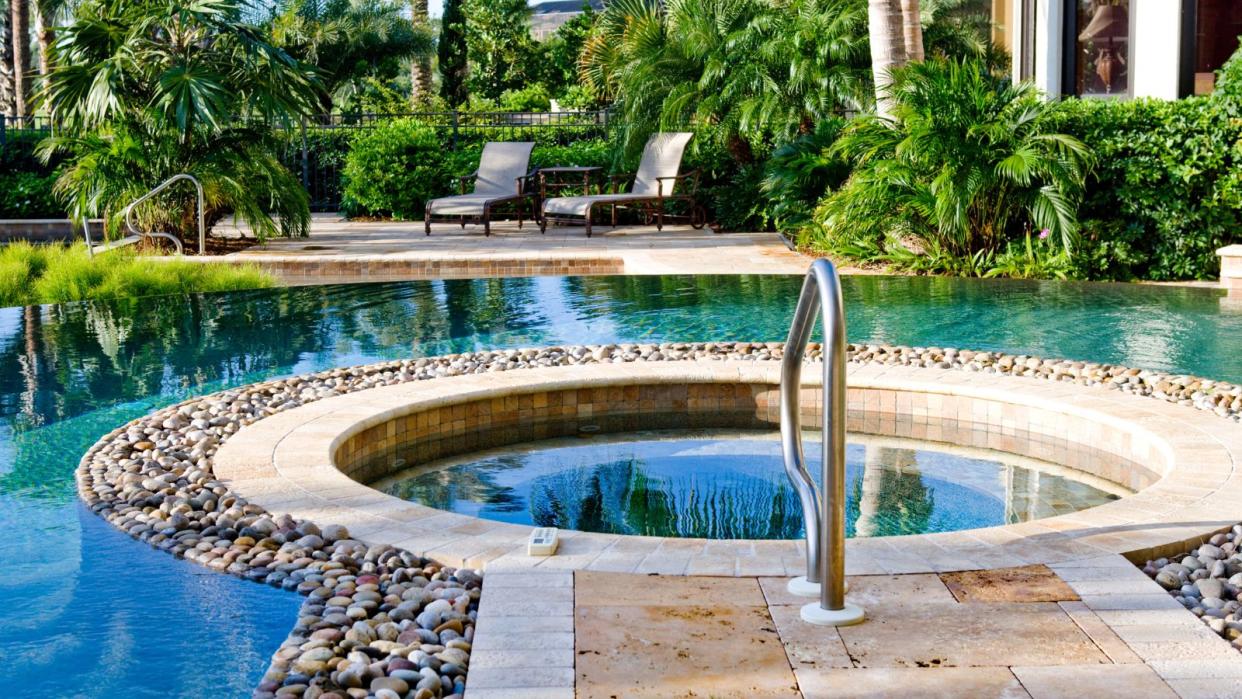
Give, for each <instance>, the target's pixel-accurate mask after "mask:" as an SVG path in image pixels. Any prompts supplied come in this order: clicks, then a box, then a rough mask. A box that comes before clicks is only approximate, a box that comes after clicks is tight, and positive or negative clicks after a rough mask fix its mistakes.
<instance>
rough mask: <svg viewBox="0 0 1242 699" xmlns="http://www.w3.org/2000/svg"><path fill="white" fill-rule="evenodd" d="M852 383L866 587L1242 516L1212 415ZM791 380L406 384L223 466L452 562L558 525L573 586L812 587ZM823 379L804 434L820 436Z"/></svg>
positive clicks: (658, 364)
mask: <svg viewBox="0 0 1242 699" xmlns="http://www.w3.org/2000/svg"><path fill="white" fill-rule="evenodd" d="M848 371H849V374H848V392H847V429H848V431H849V432H850V433H851V435H853V437H852V441H853V442H854V446H853V447H851V449H850V450H849V459H848V460H849V461H850V462H851V466H850V468H848V469H847V486H848V487H847V491H849V495H850V502H849V505H848V508H849V510H848V512H849V521H850V530H851V532H850V533H851V534H852V535H853V536H854V538H851V539H850V540H849V543H848V544H847V551H848V554H849V559H848V560H849V561H850V563H849V565H850V568H851V570H855V571H875V572H933V571H943V570H967V569H980V568H990V567H1006V566H1012V565H1022V564H1029V563H1053V562H1058V561H1066V560H1075V559H1082V558H1087V557H1091V556H1093V555H1102V554H1106V553H1127V554H1130V555H1132V556H1134V557H1139V556H1149V557H1150V556H1158V555H1162V554H1163V552H1172V551H1177V550H1181V549H1182V548H1183V547H1184V546H1185V545H1186V543H1187V542H1195V541H1198V540H1199V539H1201V538H1202V537H1203V536H1204V535H1205V534H1209V535H1210V533H1211V532H1212V531H1214V530H1216V529H1219V528H1221V527H1227V526H1229V525H1231V524H1232V523H1233V522H1235V521H1237V520H1238V519H1239V518H1242V512H1235V510H1238V509H1239V507H1238V505H1237V500H1235V499H1231V498H1230V497H1229V496H1228V493H1229V492H1230V488H1231V485H1230V484H1231V483H1232V481H1231V475H1232V466H1231V464H1232V463H1233V459H1232V456H1231V454H1230V451H1229V448H1228V447H1227V446H1225V445H1224V440H1225V439H1226V436H1222V435H1223V433H1225V432H1229V433H1230V434H1232V433H1234V432H1240V431H1242V428H1239V427H1238V426H1237V425H1236V424H1234V423H1231V422H1229V421H1224V420H1220V419H1219V418H1217V417H1215V416H1213V415H1211V414H1210V413H1207V412H1205V411H1202V410H1196V409H1194V408H1192V407H1189V406H1182V405H1177V404H1173V403H1169V402H1164V401H1157V400H1151V399H1149V398H1145V397H1142V396H1137V395H1133V394H1128V393H1124V392H1121V391H1106V390H1102V389H1100V388H1096V387H1092V386H1087V385H1081V384H1076V383H1069V382H1054V381H1047V380H1041V379H1037V378H1027V377H1013V376H1003V375H998V374H983V373H975V372H971V371H966V370H961V369H932V368H923V367H917V366H892V365H877V364H851V365H850V366H849V370H848ZM779 372H780V367H779V362H777V361H763V360H747V361H734V360H731V359H727V360H723V361H722V360H710V361H705V360H682V361H657V360H652V361H635V362H626V363H597V364H585V365H576V366H551V367H541V368H531V369H522V370H516V371H495V372H479V373H474V374H468V375H460V376H450V377H443V378H435V379H433V380H427V381H414V382H408V383H396V384H394V385H388V386H381V387H376V388H368V389H365V390H358V391H353V392H350V393H347V394H344V395H338V396H334V397H331V396H330V397H325V398H324V399H322V400H317V401H315V402H313V403H310V404H307V405H305V406H302V407H299V408H294V409H292V410H288V411H285V412H281V413H279V414H276V415H272V416H271V417H267V418H265V419H263V420H261V421H258V422H256V423H255V424H254V425H251V426H249V427H247V428H245V429H244V430H241V431H240V432H239V433H238V434H237V435H235V436H234V437H233V438H232V439H230V440H229V441H228V442H227V443H226V444H224V445H223V446H222V447H221V450H220V452H219V453H218V454H217V457H216V469H217V473H218V474H220V475H221V477H223V478H227V479H231V480H233V481H234V482H235V483H236V484H237V487H238V489H239V490H240V491H241V492H243V493H245V494H246V495H247V497H249V498H250V500H251V501H252V502H256V503H258V504H260V505H263V506H264V507H269V508H274V509H277V510H281V511H289V512H291V513H293V514H295V515H297V516H305V517H307V518H312V519H317V520H322V521H341V522H345V523H347V524H348V526H349V529H350V531H351V533H353V534H354V535H355V536H357V537H358V538H360V539H363V540H365V541H368V542H370V543H376V544H391V545H394V546H398V547H401V548H405V549H407V550H411V551H414V552H416V553H419V554H421V555H426V556H428V557H432V558H435V559H437V560H440V561H443V562H446V563H448V564H451V565H464V566H468V567H479V566H488V565H493V564H498V563H499V561H501V560H502V559H503V560H506V561H513V562H514V564H515V565H529V564H530V563H524V562H523V561H526V560H529V559H527V558H526V554H525V542H526V539H527V538H528V536H529V535H530V533H531V531H532V526H533V525H553V526H558V527H561V528H562V543H561V549H560V551H559V552H558V555H557V556H556V559H557V563H556V564H555V565H557V566H568V567H571V568H581V569H600V570H616V569H627V570H659V571H668V572H677V571H681V572H690V573H694V572H698V573H710V574H757V575H789V574H796V573H797V572H799V569H800V568H802V567H803V565H804V563H803V560H804V559H803V553H804V551H803V548H804V547H803V546H802V542H801V541H799V540H798V536H799V535H800V517H799V515H800V512H799V509H798V508H797V507H796V506H795V504H794V503H795V501H794V499H793V498H792V495H791V493H790V492H789V491H787V490H786V489H785V488H786V486H785V483H786V481H785V480H784V474H783V472H782V471H781V466H780V462H779V460H778V459H775V458H773V456H774V455H775V454H776V453H777V443H776V442H775V441H774V440H773V436H774V435H775V433H776V431H777V429H778V422H777V420H778V412H779V411H778V408H779V390H778V383H779ZM807 373H808V374H811V373H812V372H810V371H808V372H807ZM814 381H815V379H814V378H812V377H808V381H807V382H806V385H805V387H804V389H803V391H802V394H801V401H800V402H801V405H802V406H803V409H802V416H801V417H802V421H803V424H817V423H818V422H819V420H820V401H821V395H820V394H821V392H820V389H819V387H818V386H816V385H815V384H814ZM806 441H807V442H808V451H809V454H808V457H809V458H808V462H809V463H814V462H815V460H816V458H817V452H816V449H817V447H816V446H815V445H814V437H813V436H812V435H808V437H807V440H806ZM692 461H693V462H696V463H691V462H692ZM813 470H814V469H813ZM372 485H374V486H376V487H371V486H372ZM1209 513H1210V515H1209Z"/></svg>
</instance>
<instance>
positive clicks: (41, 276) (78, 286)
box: [0, 243, 275, 307]
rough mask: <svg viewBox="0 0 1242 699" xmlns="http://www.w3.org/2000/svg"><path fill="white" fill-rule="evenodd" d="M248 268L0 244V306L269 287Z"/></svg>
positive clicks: (131, 254) (125, 252) (260, 274)
mask: <svg viewBox="0 0 1242 699" xmlns="http://www.w3.org/2000/svg"><path fill="white" fill-rule="evenodd" d="M274 285H275V282H274V280H273V279H272V278H271V277H270V276H268V275H266V274H264V273H263V272H260V271H259V270H258V269H257V268H254V267H250V266H237V265H225V264H206V263H193V262H184V261H178V260H168V261H165V260H153V259H150V258H146V257H143V256H141V255H137V254H135V253H134V251H133V250H131V249H122V250H117V251H113V252H109V253H107V254H104V255H98V256H96V257H94V258H91V257H89V256H88V255H87V253H86V247H85V246H84V245H72V246H66V245H31V244H29V243H13V244H10V245H6V246H4V247H3V248H0V307H3V306H26V305H31V304H41V303H65V302H69V301H82V300H86V299H106V298H136V297H142V296H154V295H163V294H187V293H197V292H204V291H234V290H238V289H259V288H266V287H271V286H274Z"/></svg>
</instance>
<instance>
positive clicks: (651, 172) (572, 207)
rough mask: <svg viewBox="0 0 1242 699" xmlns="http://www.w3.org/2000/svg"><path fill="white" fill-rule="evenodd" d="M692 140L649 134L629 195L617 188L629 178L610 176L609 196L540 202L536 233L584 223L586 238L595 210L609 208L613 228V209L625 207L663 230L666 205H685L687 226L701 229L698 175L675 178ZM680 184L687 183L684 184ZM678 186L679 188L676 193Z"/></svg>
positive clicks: (686, 136) (678, 135) (685, 136)
mask: <svg viewBox="0 0 1242 699" xmlns="http://www.w3.org/2000/svg"><path fill="white" fill-rule="evenodd" d="M693 136H694V134H692V133H657V134H653V135H652V136H651V138H650V139H648V140H647V145H646V146H644V147H643V157H642V161H641V162H640V163H639V166H638V172H637V173H635V174H634V175H633V186H631V187H630V191H628V192H625V191H622V188H621V187H620V185H621V182H622V181H623V180H626V179H629V177H630V176H629V175H614V176H613V177H612V178H611V179H612V187H611V189H612V192H611V193H609V194H591V195H584V196H577V197H557V198H555V199H548V200H547V201H545V202H543V216H542V217H541V218H540V221H539V225H540V230H542V231H546V230H547V228H548V223H553V224H556V223H585V225H586V234H587V237H590V235H591V226H592V224H593V222H594V216H595V207H597V206H609V207H611V209H612V225H613V226H616V225H617V207H626V206H628V207H635V208H640V209H642V211H643V213H644V215H645V216H646V217H647V218H648V219H652V218H653V219H654V220H655V223H656V229H657V230H663V229H664V220H665V218H667V217H669V214H668V213H667V212H666V211H665V209H664V205H665V204H666V203H668V202H670V201H681V202H685V203H686V206H687V211H688V212H689V213H688V216H689V219H690V223H691V225H693V226H694V227H695V228H702V227H703V225H704V224H705V223H706V220H705V214H704V213H703V209H702V208H701V207H700V206H699V205H698V203H697V202H696V201H695V195H696V194H697V190H698V186H699V175H698V173H697V172H690V173H686V174H684V175H682V174H679V172H680V170H681V159H682V155H684V154H685V152H686V145H687V144H688V143H690V139H691V138H692V137H693ZM684 180H688V181H689V182H688V184H687V183H686V182H683V181H684ZM679 184H681V185H682V188H681V189H680V190H679V189H678V185H679Z"/></svg>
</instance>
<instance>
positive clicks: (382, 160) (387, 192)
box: [343, 119, 466, 219]
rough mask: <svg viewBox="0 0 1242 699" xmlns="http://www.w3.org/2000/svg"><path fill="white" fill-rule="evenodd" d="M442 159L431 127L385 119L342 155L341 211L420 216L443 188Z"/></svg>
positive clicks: (401, 217) (411, 217)
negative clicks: (342, 193)
mask: <svg viewBox="0 0 1242 699" xmlns="http://www.w3.org/2000/svg"><path fill="white" fill-rule="evenodd" d="M443 163H444V148H443V146H442V143H441V139H440V138H439V136H438V135H437V134H436V132H435V130H434V129H432V128H430V127H428V126H425V125H423V124H421V123H419V122H418V121H417V120H414V119H394V120H392V121H385V122H383V123H381V124H380V125H378V126H376V127H375V128H374V129H371V130H370V131H368V132H366V133H364V134H362V135H361V136H359V137H358V138H356V139H355V140H354V142H353V146H352V147H351V149H350V151H349V156H348V157H347V158H346V159H345V171H344V173H343V175H344V179H345V191H344V195H345V197H344V199H345V203H344V209H345V212H346V213H347V214H348V215H350V216H354V215H378V216H390V217H393V218H398V219H413V218H421V217H422V215H423V207H424V204H425V203H426V201H427V200H428V199H431V198H434V197H436V196H439V195H442V194H444V193H445V192H444V188H443V186H439V184H440V181H441V180H442V179H446V178H448V177H450V175H448V174H447V173H445V172H444V171H443V169H442V168H443ZM460 174H466V173H460Z"/></svg>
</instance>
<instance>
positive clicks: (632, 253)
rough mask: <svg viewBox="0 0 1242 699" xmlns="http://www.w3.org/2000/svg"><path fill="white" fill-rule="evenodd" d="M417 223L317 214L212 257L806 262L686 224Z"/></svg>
mask: <svg viewBox="0 0 1242 699" xmlns="http://www.w3.org/2000/svg"><path fill="white" fill-rule="evenodd" d="M432 230H433V232H432V235H430V236H427V235H424V233H423V224H422V223H421V222H394V221H380V222H359V221H346V220H344V219H341V218H340V217H338V216H336V215H324V214H320V215H316V216H315V218H314V221H313V224H312V228H311V235H310V237H309V238H292V239H290V238H283V239H277V240H272V241H270V242H268V243H266V244H264V245H256V246H254V247H251V248H249V249H246V250H243V251H241V252H238V253H234V254H231V255H226V256H224V257H221V258H216V259H215V260H214V261H216V262H219V261H225V262H249V263H253V264H257V265H259V266H261V267H264V268H265V269H268V270H269V271H271V272H273V273H275V274H277V275H278V276H280V277H282V279H283V280H284V281H286V282H288V283H294V284H296V283H328V282H334V281H341V282H349V281H383V280H394V279H429V278H465V277H492V276H526V275H564V274H738V273H743V272H744V273H747V274H803V273H805V272H806V267H807V264H809V262H810V259H811V258H809V257H806V256H804V255H802V254H799V253H797V252H793V251H791V250H789V249H788V248H787V247H786V246H785V244H784V242H782V241H781V239H780V237H779V236H778V235H776V234H775V233H722V234H716V233H713V232H712V231H711V230H708V229H704V230H701V231H696V230H694V229H693V228H690V227H689V226H666V227H665V229H664V230H663V231H657V230H655V227H653V226H650V227H649V226H621V227H618V228H617V229H615V230H614V229H609V228H607V227H601V228H597V229H596V233H595V235H594V236H593V237H591V238H587V237H586V235H585V233H584V232H583V229H582V228H581V227H556V228H549V229H548V232H547V233H546V234H541V233H540V232H539V227H538V226H537V225H535V224H533V223H530V222H527V223H526V225H525V226H523V227H522V228H521V229H519V228H518V227H517V224H516V223H515V222H511V221H505V222H499V223H496V224H495V225H494V226H493V227H492V235H491V236H490V237H486V236H484V235H483V229H482V228H481V227H479V226H473V225H469V226H466V227H465V228H464V229H463V228H461V227H460V226H458V225H456V224H452V223H448V224H436V225H434V226H433V229H432ZM191 259H193V258H191Z"/></svg>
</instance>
